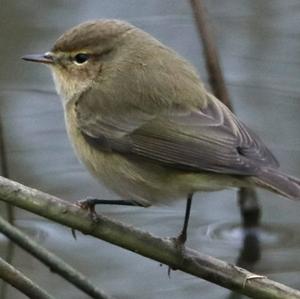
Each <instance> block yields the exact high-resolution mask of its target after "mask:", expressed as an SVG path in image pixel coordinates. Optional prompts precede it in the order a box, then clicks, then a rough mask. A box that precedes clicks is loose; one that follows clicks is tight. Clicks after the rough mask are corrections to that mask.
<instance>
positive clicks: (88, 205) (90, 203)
mask: <svg viewBox="0 0 300 299" xmlns="http://www.w3.org/2000/svg"><path fill="white" fill-rule="evenodd" d="M97 202H98V199H97V198H91V197H88V198H85V199H81V200H78V201H77V202H76V205H77V206H79V207H80V208H82V209H84V210H87V211H88V214H89V216H90V218H91V220H92V221H93V222H95V223H97V222H98V221H99V217H98V214H97V212H96V210H95V206H96V204H97Z"/></svg>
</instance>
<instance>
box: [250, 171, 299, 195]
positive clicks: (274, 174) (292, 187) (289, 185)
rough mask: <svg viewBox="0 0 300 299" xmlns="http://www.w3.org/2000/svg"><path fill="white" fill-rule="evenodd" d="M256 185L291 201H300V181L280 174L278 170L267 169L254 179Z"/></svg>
mask: <svg viewBox="0 0 300 299" xmlns="http://www.w3.org/2000/svg"><path fill="white" fill-rule="evenodd" d="M254 180H255V182H256V184H257V185H258V186H260V187H262V188H265V189H269V190H271V191H273V192H276V193H279V194H280V195H282V196H285V197H288V198H290V199H298V200H300V180H299V179H297V178H294V177H292V176H289V175H287V174H284V173H282V172H279V171H278V170H277V169H270V168H266V169H263V170H262V171H261V173H260V174H259V175H258V176H257V177H255V178H254Z"/></svg>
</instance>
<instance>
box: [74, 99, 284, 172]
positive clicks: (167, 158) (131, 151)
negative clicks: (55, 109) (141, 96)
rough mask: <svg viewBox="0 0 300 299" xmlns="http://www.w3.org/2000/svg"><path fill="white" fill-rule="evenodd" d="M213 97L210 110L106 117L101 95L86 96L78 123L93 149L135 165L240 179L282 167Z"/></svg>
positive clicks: (137, 112)
mask: <svg viewBox="0 0 300 299" xmlns="http://www.w3.org/2000/svg"><path fill="white" fill-rule="evenodd" d="M207 97H208V100H207V103H206V106H205V107H204V108H197V107H193V108H187V107H185V108H179V107H178V106H175V105H174V107H168V109H166V110H163V111H160V112H157V113H153V111H150V112H147V111H145V109H143V108H140V107H131V108H132V109H128V108H129V107H127V109H124V110H123V108H122V105H120V109H116V110H112V109H110V110H107V111H108V112H107V113H101V116H100V115H98V114H97V115H96V113H95V112H94V111H97V107H96V106H97V105H101V104H99V101H98V100H97V98H96V97H95V95H93V94H90V96H89V95H88V94H86V95H85V97H84V100H83V99H81V100H79V101H77V106H76V112H77V122H78V125H79V128H80V130H81V132H82V134H83V135H84V137H85V138H86V140H87V141H88V142H89V143H90V144H91V145H92V146H95V147H99V148H101V147H102V148H106V150H110V151H112V152H117V153H120V154H122V155H126V156H128V157H131V158H133V159H134V158H137V157H142V158H144V159H150V160H152V161H154V162H157V163H160V164H162V165H165V166H169V167H175V168H178V169H183V170H192V171H212V172H217V173H227V174H238V175H253V174H255V173H257V171H258V169H259V168H261V167H264V166H272V167H278V162H277V161H276V159H275V158H274V156H273V155H272V153H271V152H270V151H269V150H268V149H267V148H266V146H265V145H264V144H263V143H262V142H261V141H260V139H259V138H258V137H257V136H255V134H254V133H252V132H251V131H250V130H249V129H248V128H246V126H245V125H244V124H243V123H241V122H240V121H239V120H238V119H237V118H236V117H235V116H234V115H233V114H232V113H231V112H230V111H229V109H227V107H226V106H225V105H223V104H222V103H221V102H220V101H218V100H217V99H216V98H215V97H213V96H212V95H210V94H207ZM95 105H96V106H95ZM110 108H111V107H110ZM103 109H105V108H102V110H103ZM128 110H131V113H129V114H128ZM98 111H99V110H98ZM100 111H101V109H100ZM125 111H126V112H125Z"/></svg>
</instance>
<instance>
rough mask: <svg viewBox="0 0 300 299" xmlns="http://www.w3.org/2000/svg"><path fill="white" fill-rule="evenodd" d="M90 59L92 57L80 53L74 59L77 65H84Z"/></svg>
mask: <svg viewBox="0 0 300 299" xmlns="http://www.w3.org/2000/svg"><path fill="white" fill-rule="evenodd" d="M89 58H90V56H89V55H88V54H85V53H78V54H77V55H75V57H74V62H75V63H76V64H83V63H85V62H87V61H88V59H89Z"/></svg>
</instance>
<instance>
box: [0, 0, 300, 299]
mask: <svg viewBox="0 0 300 299" xmlns="http://www.w3.org/2000/svg"><path fill="white" fill-rule="evenodd" d="M205 3H206V5H207V7H208V11H209V14H210V19H211V22H212V23H213V27H214V31H215V39H216V41H217V45H218V49H219V54H220V57H221V61H222V67H223V71H224V75H225V79H226V83H227V86H228V88H229V92H230V97H231V99H232V102H233V105H234V108H235V111H236V113H237V114H238V115H239V117H240V118H241V119H242V120H243V121H244V122H245V123H246V124H247V125H248V126H249V127H251V128H252V129H253V130H254V131H255V132H256V133H257V134H259V135H260V136H261V138H262V139H263V140H264V141H265V142H266V143H267V144H268V145H269V147H270V148H271V149H272V151H273V152H274V153H275V155H276V156H277V157H278V159H279V160H280V162H281V165H282V169H283V170H284V171H286V172H289V173H291V174H293V175H295V176H298V177H300V133H299V129H300V117H299V115H300V1H297V0H285V1H279V0H264V1H261V0H226V1H222V0H207V1H205ZM95 18H120V19H125V20H127V21H130V22H132V23H133V24H135V25H137V26H139V27H141V28H142V29H144V30H146V31H148V32H150V33H151V34H153V35H154V36H155V37H157V38H158V39H159V40H161V41H162V42H164V43H165V44H167V45H169V46H170V47H172V48H174V49H175V50H177V51H178V52H179V53H180V54H181V55H183V56H184V57H186V58H187V59H188V60H190V61H191V62H192V63H193V64H194V65H195V66H196V67H197V69H198V70H199V72H200V74H201V77H202V78H203V80H204V81H206V78H207V74H206V71H205V61H204V59H203V56H202V52H201V51H202V49H201V43H200V42H199V39H198V35H197V31H196V27H195V24H194V21H193V15H192V11H191V8H190V6H189V2H188V1H184V0H163V1H159V0H150V1H149V0H147V1H146V0H102V1H96V0H88V1H79V0H73V1H66V0H63V1H57V0H51V1H50V0H48V1H46V0H43V1H38V0H28V1H16V0H14V1H9V0H0V54H1V55H0V59H1V64H0V113H1V118H2V121H3V126H4V141H5V147H6V153H7V162H8V171H9V177H10V178H11V179H14V180H16V181H19V182H21V183H23V184H26V185H29V186H31V187H35V188H38V189H41V190H43V191H45V192H49V193H51V194H54V195H57V196H60V197H62V198H64V199H67V200H70V201H75V200H77V199H80V198H84V197H86V196H87V195H89V196H98V197H102V198H110V199H112V198H117V197H116V196H115V195H113V194H111V193H110V192H109V191H107V190H106V189H105V188H104V187H102V186H100V185H99V184H98V183H97V182H95V181H94V180H93V178H91V177H90V175H89V174H88V173H87V172H86V170H85V169H84V167H83V166H81V165H80V164H79V163H78V161H77V160H76V158H75V156H74V154H73V152H72V149H71V147H70V145H69V142H68V140H67V136H66V132H65V127H64V120H63V113H62V107H61V103H60V101H59V99H58V96H57V95H56V93H55V90H54V85H53V82H52V78H51V75H50V72H49V70H48V69H47V68H45V67H43V66H38V65H34V64H28V63H25V62H23V61H21V60H20V57H21V56H22V55H24V54H28V53H39V52H44V51H47V50H48V49H49V48H50V47H51V45H52V43H53V42H54V40H55V39H56V38H57V37H58V36H59V35H60V34H61V33H62V32H64V31H65V30H66V29H68V28H70V27H71V26H73V25H76V24H78V23H80V22H82V21H85V20H88V19H95ZM258 194H259V198H260V203H261V205H262V209H263V218H262V223H263V224H262V230H261V233H260V244H261V250H262V252H261V258H260V260H259V261H258V262H257V263H256V264H255V266H254V267H253V270H254V271H255V272H259V273H263V274H264V275H266V276H268V277H269V278H272V279H275V280H278V281H280V282H283V283H286V284H287V285H289V286H292V287H295V288H298V289H299V288H300V275H299V274H300V235H299V228H300V217H299V215H300V204H299V203H297V202H292V201H289V200H285V199H283V198H281V197H279V196H276V195H274V194H271V193H269V192H265V191H259V193H258ZM184 205H185V203H184V201H180V202H177V203H175V204H174V205H172V206H164V207H151V208H149V209H139V208H129V207H127V208H126V207H116V206H114V207H102V208H101V211H102V212H103V213H104V214H105V215H107V216H110V217H112V218H115V219H118V220H121V221H124V222H126V223H128V224H132V225H134V226H137V227H139V228H141V229H144V230H147V231H150V232H153V233H155V234H157V235H160V236H174V235H175V234H176V233H177V232H178V231H179V229H180V227H181V225H182V221H183V214H184ZM1 214H3V215H5V209H4V206H3V205H2V206H1ZM191 217H192V218H191V223H190V231H189V240H188V246H190V247H192V248H195V249H198V250H200V251H202V252H204V253H208V254H210V255H213V256H215V257H218V258H221V259H223V260H226V261H229V262H233V263H234V262H235V261H236V260H237V258H238V256H239V251H240V249H241V247H242V242H243V232H242V230H241V229H240V226H239V225H240V215H239V209H238V206H237V204H236V193H235V192H234V191H233V190H227V191H222V192H216V193H211V194H205V195H204V194H198V195H197V198H196V200H195V201H194V204H193V210H192V216H191ZM16 218H17V225H18V227H20V228H21V229H23V230H24V231H26V232H27V233H29V234H30V235H31V237H33V238H34V239H35V240H37V241H38V242H39V243H40V244H42V245H43V246H45V247H47V248H48V249H50V250H52V251H53V252H55V253H56V254H57V255H59V256H60V257H62V258H64V259H65V260H66V261H67V262H69V263H70V264H72V265H74V266H75V267H76V268H77V269H79V270H81V271H82V272H83V273H84V274H85V275H86V276H88V277H89V278H90V279H91V280H92V281H93V282H94V283H95V284H96V285H98V286H99V287H103V289H104V290H106V292H108V293H110V294H112V295H115V296H116V297H117V298H133V299H135V298H143V299H147V298H149V299H150V298H175V299H176V298H191V299H192V298H205V299H221V298H243V297H241V296H239V295H233V294H230V292H229V291H228V290H225V289H223V288H221V287H218V286H216V285H213V284H211V283H208V282H206V281H204V280H200V279H198V278H195V277H192V276H190V275H188V274H184V273H181V272H178V271H176V272H173V273H172V276H171V279H169V278H168V276H167V268H166V267H160V266H159V264H158V263H157V262H154V261H151V260H148V259H146V258H143V257H141V256H138V255H136V254H134V253H131V252H127V251H125V250H123V249H120V248H117V247H115V246H113V245H110V244H107V243H105V242H103V241H100V240H96V239H93V238H91V237H88V236H84V235H81V234H78V239H77V241H75V240H74V239H73V238H72V235H71V233H70V230H69V229H68V228H66V227H63V226H61V225H58V224H55V223H52V222H49V221H47V220H45V219H43V218H40V217H37V216H35V215H33V214H30V213H28V212H25V211H22V210H19V209H16ZM7 244H8V242H7V240H6V239H5V238H4V237H3V236H0V254H1V256H5V255H6V253H7V248H8V247H7ZM13 264H14V265H15V266H16V267H17V268H19V269H21V270H22V271H24V272H25V273H27V274H28V275H29V276H30V277H31V278H32V279H33V280H34V281H36V282H37V283H38V284H40V285H41V286H43V287H45V289H47V290H49V292H50V293H52V294H53V295H54V296H55V297H56V298H64V299H69V298H70V299H71V298H72V299H73V298H87V297H86V296H85V295H84V294H82V293H81V292H80V291H79V290H77V289H75V288H74V287H73V286H71V285H70V284H68V283H67V282H65V281H64V280H62V279H61V278H60V277H59V276H57V275H55V274H53V273H51V272H50V271H49V269H48V268H46V267H45V266H43V265H42V264H41V263H40V262H38V261H37V260H36V259H34V258H32V257H31V256H29V255H28V254H27V253H25V252H24V251H23V250H21V249H19V248H15V249H14V252H13ZM20 298H25V296H24V295H21V294H20V293H19V292H18V291H16V290H14V289H13V288H9V289H8V293H7V297H6V299H20ZM1 299H2V298H1ZM3 299H4V298H3Z"/></svg>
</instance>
